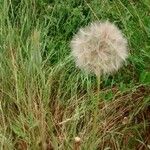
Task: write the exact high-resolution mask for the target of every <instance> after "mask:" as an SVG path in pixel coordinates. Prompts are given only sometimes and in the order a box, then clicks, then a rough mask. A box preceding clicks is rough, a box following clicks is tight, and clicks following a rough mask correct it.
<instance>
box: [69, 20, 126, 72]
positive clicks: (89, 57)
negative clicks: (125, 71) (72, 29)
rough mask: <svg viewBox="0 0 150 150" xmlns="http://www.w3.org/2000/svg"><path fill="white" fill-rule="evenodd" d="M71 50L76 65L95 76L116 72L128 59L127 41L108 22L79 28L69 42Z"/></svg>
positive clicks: (116, 28)
mask: <svg viewBox="0 0 150 150" xmlns="http://www.w3.org/2000/svg"><path fill="white" fill-rule="evenodd" d="M71 49H72V55H73V57H74V58H75V62H76V65H77V66H78V67H79V68H80V69H83V70H86V71H88V72H92V73H95V74H96V75H102V74H106V73H108V74H110V73H112V72H115V71H117V70H118V69H119V68H120V67H121V66H122V64H123V62H124V61H125V59H126V58H127V57H128V49H127V40H126V39H125V37H124V36H123V34H122V32H121V31H120V30H119V29H118V27H116V26H115V25H114V24H112V23H110V22H108V21H105V22H95V23H91V24H90V25H89V26H86V27H85V28H81V29H80V30H79V31H78V33H77V34H76V35H74V37H73V39H72V41H71Z"/></svg>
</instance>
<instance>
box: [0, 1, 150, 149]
mask: <svg viewBox="0 0 150 150" xmlns="http://www.w3.org/2000/svg"><path fill="white" fill-rule="evenodd" d="M0 9H1V11H0V37H1V38H0V99H1V101H0V119H1V122H0V149H4V150H5V149H6V150H9V149H10V150H12V149H24V150H26V149H33V150H34V149H47V150H48V149H62V150H64V149H74V139H75V137H80V139H81V143H80V148H81V149H83V150H84V149H85V150H86V149H90V150H96V149H147V148H148V147H150V146H149V145H150V141H149V139H150V135H149V131H150V128H149V123H150V118H149V104H150V99H149V93H150V88H149V84H150V73H149V69H150V68H149V56H150V55H149V49H150V46H149V38H150V30H149V24H150V22H149V20H150V16H149V14H148V12H149V10H150V9H149V2H148V1H147V0H143V1H139V2H136V1H123V0H122V1H121V0H117V1H115V2H114V1H108V0H107V1H103V0H101V1H99V2H98V1H97V0H93V1H87V0H85V1H73V0H66V1H64V2H63V1H60V0H53V1H46V0H45V1H41V0H40V1H38V2H37V1H30V0H25V1H21V2H20V1H19V2H18V1H17V0H14V1H7V0H6V1H1V2H0ZM98 19H99V20H100V19H102V20H105V19H109V20H110V21H112V22H115V23H116V24H117V25H118V26H119V27H120V28H121V29H122V31H123V33H124V34H125V35H126V38H127V39H128V41H129V47H130V53H131V54H130V57H129V59H128V63H127V64H126V66H124V67H123V68H122V69H121V70H120V71H119V72H118V73H116V74H115V75H113V76H105V77H103V80H102V81H103V82H102V83H101V93H100V97H101V99H100V100H99V101H98V100H97V90H96V79H95V77H94V76H92V75H87V74H85V73H84V72H81V71H80V70H78V69H76V68H75V64H74V62H73V60H72V57H70V47H69V44H70V40H71V38H72V36H73V34H74V33H76V32H77V31H78V29H79V28H80V27H83V26H85V25H87V24H88V23H89V22H90V21H95V20H98ZM97 110H98V111H97Z"/></svg>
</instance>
